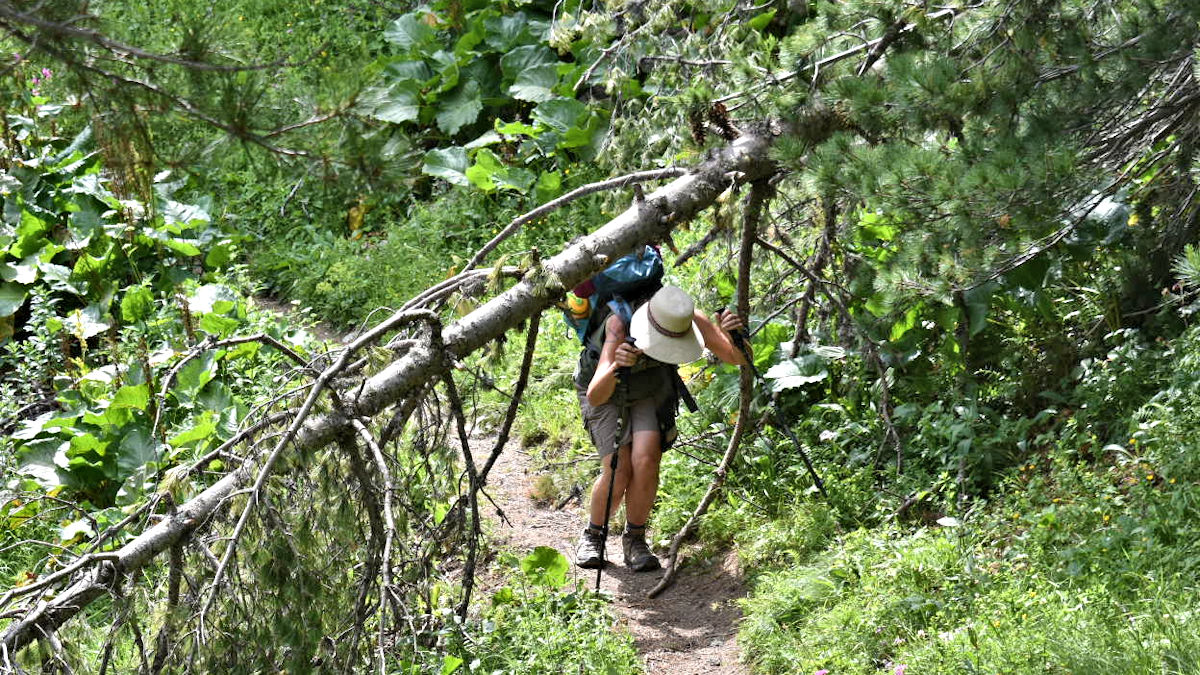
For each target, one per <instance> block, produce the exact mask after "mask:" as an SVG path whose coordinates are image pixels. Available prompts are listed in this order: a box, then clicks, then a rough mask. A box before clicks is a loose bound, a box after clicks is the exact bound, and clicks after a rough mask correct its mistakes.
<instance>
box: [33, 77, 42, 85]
mask: <svg viewBox="0 0 1200 675" xmlns="http://www.w3.org/2000/svg"><path fill="white" fill-rule="evenodd" d="M40 83H41V80H39V79H38V76H37V75H34V76H33V86H35V87H36V86H38V84H40Z"/></svg>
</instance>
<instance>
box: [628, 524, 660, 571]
mask: <svg viewBox="0 0 1200 675" xmlns="http://www.w3.org/2000/svg"><path fill="white" fill-rule="evenodd" d="M621 548H623V549H624V551H625V566H626V567H628V568H629V569H631V570H633V571H634V572H649V571H651V570H656V569H658V568H660V567H662V565H661V564H660V563H659V562H658V557H657V556H655V555H654V554H653V553H652V552H651V551H650V546H649V545H647V544H646V528H644V527H638V528H629V529H626V530H625V534H623V535H621Z"/></svg>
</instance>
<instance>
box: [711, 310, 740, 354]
mask: <svg viewBox="0 0 1200 675" xmlns="http://www.w3.org/2000/svg"><path fill="white" fill-rule="evenodd" d="M728 311H729V310H727V309H725V308H724V307H718V308H717V311H715V312H713V317H715V318H716V319H717V325H720V323H721V314H723V313H725V312H728ZM729 336H730V337H732V338H733V344H734V345H735V346H736V347H737V348H738V349H740V350H742V351H743V352H744V351H746V333H745V331H743V330H742V329H740V328H735V329H733V330H731V331H729Z"/></svg>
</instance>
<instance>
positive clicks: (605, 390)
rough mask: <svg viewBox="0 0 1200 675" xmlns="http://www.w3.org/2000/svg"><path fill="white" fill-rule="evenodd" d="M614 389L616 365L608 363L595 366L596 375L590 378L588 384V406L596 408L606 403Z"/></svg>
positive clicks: (615, 385)
mask: <svg viewBox="0 0 1200 675" xmlns="http://www.w3.org/2000/svg"><path fill="white" fill-rule="evenodd" d="M616 388H617V364H616V363H612V362H609V363H607V364H601V365H599V366H597V368H596V374H595V375H593V376H592V381H591V382H590V383H589V384H588V390H587V402H588V404H590V405H593V406H598V405H604V404H605V403H608V399H610V398H612V395H613V391H615V390H616Z"/></svg>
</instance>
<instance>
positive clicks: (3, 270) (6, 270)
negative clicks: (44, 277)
mask: <svg viewBox="0 0 1200 675" xmlns="http://www.w3.org/2000/svg"><path fill="white" fill-rule="evenodd" d="M37 277H38V259H37V256H34V255H31V256H29V257H28V258H25V259H24V260H22V261H21V262H19V263H15V262H10V263H5V264H4V265H3V266H2V267H0V280H3V281H13V282H16V283H18V284H32V283H33V282H35V281H37Z"/></svg>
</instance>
